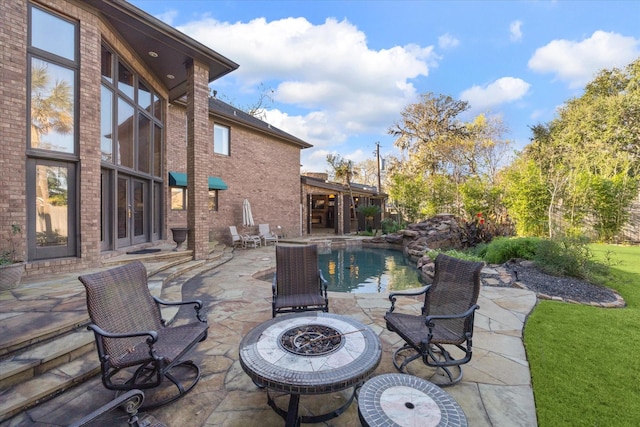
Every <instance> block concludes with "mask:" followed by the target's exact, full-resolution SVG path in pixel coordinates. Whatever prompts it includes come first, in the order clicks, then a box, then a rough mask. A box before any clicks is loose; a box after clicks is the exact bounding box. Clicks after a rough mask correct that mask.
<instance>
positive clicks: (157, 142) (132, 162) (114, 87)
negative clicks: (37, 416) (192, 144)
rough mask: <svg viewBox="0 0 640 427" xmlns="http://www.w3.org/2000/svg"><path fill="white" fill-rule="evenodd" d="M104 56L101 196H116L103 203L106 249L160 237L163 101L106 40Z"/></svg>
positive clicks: (103, 243)
mask: <svg viewBox="0 0 640 427" xmlns="http://www.w3.org/2000/svg"><path fill="white" fill-rule="evenodd" d="M101 60H102V63H101V73H102V86H101V100H100V106H101V111H100V114H101V122H100V130H101V132H100V152H101V155H102V156H101V157H102V168H103V175H104V176H108V177H109V178H108V181H107V184H106V186H105V187H104V192H105V193H104V194H103V199H105V197H108V196H111V197H113V198H114V200H116V203H115V204H111V205H108V204H104V203H103V204H102V210H103V212H102V221H101V224H102V230H101V231H102V233H101V235H102V236H103V239H102V249H103V250H109V249H113V248H114V247H113V245H114V243H115V244H116V245H117V246H118V247H123V246H129V245H132V244H136V243H142V242H146V241H151V240H156V239H160V238H161V237H162V236H161V233H162V229H163V227H162V222H161V221H162V218H163V216H162V207H163V206H164V204H163V202H162V200H163V197H162V194H163V192H162V191H161V190H162V188H163V180H162V176H163V173H162V164H163V159H162V153H163V136H162V133H163V130H164V123H163V115H164V113H163V108H164V101H163V100H162V98H160V96H159V95H158V94H157V93H156V92H155V91H154V90H153V88H152V87H151V85H149V84H147V82H145V81H144V80H142V78H141V77H140V75H138V74H137V73H136V72H135V71H134V69H133V68H132V67H130V66H129V64H127V63H126V62H125V61H124V59H123V58H121V57H120V56H119V55H118V54H117V53H116V52H115V51H113V50H112V49H111V48H110V47H108V46H105V45H103V46H102V52H101ZM107 172H108V173H107ZM113 237H114V238H113Z"/></svg>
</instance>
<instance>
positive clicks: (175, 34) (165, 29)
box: [92, 0, 240, 82]
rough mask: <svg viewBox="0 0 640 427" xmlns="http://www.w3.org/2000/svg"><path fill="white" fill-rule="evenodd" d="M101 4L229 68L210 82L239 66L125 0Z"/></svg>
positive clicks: (108, 0) (108, 1)
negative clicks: (153, 28)
mask: <svg viewBox="0 0 640 427" xmlns="http://www.w3.org/2000/svg"><path fill="white" fill-rule="evenodd" d="M92 3H93V4H94V5H95V6H97V7H98V8H99V9H101V10H103V8H101V7H100V5H99V4H97V5H96V3H97V2H96V1H95V0H94V1H92ZM101 3H105V4H106V6H107V7H108V6H111V7H113V8H115V9H118V10H120V11H121V12H123V13H126V14H127V15H129V16H131V17H133V18H135V19H136V20H137V21H138V22H139V23H141V24H144V25H145V26H148V27H156V28H155V29H156V30H158V31H160V32H162V33H163V34H164V35H165V36H168V37H170V38H172V39H174V40H175V41H177V42H178V43H180V44H183V45H185V46H186V47H190V48H192V49H193V50H194V51H195V53H198V54H201V55H202V56H205V57H207V58H209V59H213V60H215V61H218V62H220V63H221V64H223V65H226V66H227V67H228V68H229V70H228V71H227V72H225V73H222V74H220V75H218V76H215V78H213V79H211V80H210V82H211V81H213V80H216V79H218V78H220V77H222V76H224V75H226V74H228V73H230V72H231V71H233V70H235V69H237V68H238V67H239V66H240V65H239V64H237V63H236V62H234V61H232V60H230V59H229V58H227V57H225V56H223V55H221V54H219V53H218V52H216V51H214V50H213V49H211V48H209V47H207V46H205V45H204V44H202V43H200V42H199V41H197V40H195V39H193V38H191V37H189V36H188V35H186V34H185V33H183V32H181V31H179V30H177V29H175V28H174V27H172V26H171V25H169V24H167V23H165V22H162V21H161V20H159V19H158V18H156V17H154V16H153V15H150V14H149V13H147V12H145V11H144V10H142V9H139V8H137V7H136V6H134V5H132V4H131V3H129V2H127V1H125V0H102V1H101ZM150 24H152V25H150Z"/></svg>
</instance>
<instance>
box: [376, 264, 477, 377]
mask: <svg viewBox="0 0 640 427" xmlns="http://www.w3.org/2000/svg"><path fill="white" fill-rule="evenodd" d="M483 266H484V263H482V262H472V261H465V260H461V259H458V258H453V257H450V256H448V255H445V254H440V255H438V256H437V257H436V259H435V273H434V278H433V283H432V284H431V285H429V286H426V287H425V288H423V289H421V290H420V291H417V292H401V293H400V292H398V293H391V294H389V300H390V301H391V308H390V309H389V311H387V313H386V314H385V316H384V318H385V320H386V323H387V329H388V330H389V331H391V332H395V333H397V334H398V335H400V337H401V338H402V339H403V340H404V342H405V344H404V345H403V346H402V347H400V348H399V349H398V350H396V351H395V352H394V353H393V359H392V360H393V365H394V366H395V367H396V369H398V370H399V371H400V372H403V371H405V368H406V366H407V364H408V363H410V362H412V361H414V360H416V359H422V361H423V363H424V364H426V365H428V366H432V367H436V368H439V369H442V371H443V372H444V373H445V375H446V378H445V379H444V381H443V382H442V383H438V385H441V386H446V385H452V384H456V383H457V382H459V381H460V380H461V379H462V367H461V365H463V364H465V363H467V362H469V361H470V360H471V355H472V351H471V341H472V337H473V319H474V313H475V311H476V310H477V309H478V308H479V307H478V305H477V304H476V302H477V300H478V295H479V294H480V272H481V270H482V268H483ZM418 295H424V304H423V306H422V313H421V314H420V315H416V314H407V313H398V312H396V311H395V308H396V306H395V304H396V301H397V298H399V297H402V296H418Z"/></svg>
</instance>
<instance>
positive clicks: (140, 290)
mask: <svg viewBox="0 0 640 427" xmlns="http://www.w3.org/2000/svg"><path fill="white" fill-rule="evenodd" d="M78 279H79V280H80V282H82V284H83V285H84V287H85V289H86V291H87V310H88V312H89V316H90V317H91V321H92V322H93V323H95V324H96V325H97V326H99V327H100V328H102V329H104V330H105V331H107V332H113V333H131V332H135V331H150V330H151V331H157V330H160V329H162V328H163V326H162V323H161V314H160V309H159V308H158V306H157V304H156V303H155V301H154V300H153V297H152V296H151V293H150V292H149V287H148V285H147V270H146V268H145V267H144V265H143V264H142V263H141V262H140V261H135V262H132V263H129V264H125V265H122V266H119V267H114V268H111V269H109V270H105V271H101V272H98V273H92V274H85V275H82V276H80V277H78ZM146 339H147V337H137V338H130V339H116V340H109V339H105V340H104V344H105V351H106V353H107V354H111V355H120V354H124V353H126V352H127V349H130V348H132V347H134V346H135V345H136V344H138V343H140V342H141V341H144V340H146Z"/></svg>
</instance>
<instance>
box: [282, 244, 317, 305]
mask: <svg viewBox="0 0 640 427" xmlns="http://www.w3.org/2000/svg"><path fill="white" fill-rule="evenodd" d="M272 288H273V304H272V315H273V317H276V314H278V313H291V312H298V311H324V312H328V311H329V298H328V297H327V281H326V280H325V279H324V277H323V276H322V271H321V270H320V269H319V268H318V246H317V245H291V246H283V245H277V246H276V272H275V274H274V276H273V285H272Z"/></svg>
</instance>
